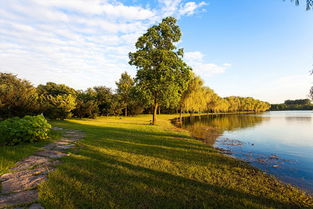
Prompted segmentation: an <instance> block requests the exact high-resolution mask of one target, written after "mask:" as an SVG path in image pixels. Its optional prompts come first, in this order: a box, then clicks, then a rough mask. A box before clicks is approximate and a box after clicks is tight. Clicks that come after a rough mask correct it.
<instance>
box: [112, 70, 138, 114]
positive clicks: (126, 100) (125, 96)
mask: <svg viewBox="0 0 313 209" xmlns="http://www.w3.org/2000/svg"><path fill="white" fill-rule="evenodd" d="M116 85H117V94H118V95H119V97H120V101H121V102H122V103H123V107H124V113H125V116H127V111H128V107H129V105H130V102H131V101H130V99H131V95H130V94H131V90H132V88H133V87H134V80H133V79H132V78H131V77H130V75H128V74H127V72H125V73H122V75H121V78H120V79H119V81H118V82H116Z"/></svg>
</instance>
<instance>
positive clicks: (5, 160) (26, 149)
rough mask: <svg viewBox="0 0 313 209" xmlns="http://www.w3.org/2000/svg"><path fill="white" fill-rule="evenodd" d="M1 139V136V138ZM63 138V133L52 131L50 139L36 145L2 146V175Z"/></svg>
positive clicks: (0, 155)
mask: <svg viewBox="0 0 313 209" xmlns="http://www.w3.org/2000/svg"><path fill="white" fill-rule="evenodd" d="M0 137H1V136H0ZM60 137H61V133H59V132H57V131H51V133H50V139H49V140H46V141H43V142H39V143H34V144H19V145H16V146H3V145H0V175H2V174H4V173H7V172H8V171H9V169H10V168H12V167H14V165H15V163H16V162H18V161H20V160H22V159H24V158H25V157H27V156H29V155H32V154H33V153H35V152H36V151H38V150H39V149H40V147H43V146H44V145H46V144H48V143H49V142H52V141H54V140H57V139H58V138H60Z"/></svg>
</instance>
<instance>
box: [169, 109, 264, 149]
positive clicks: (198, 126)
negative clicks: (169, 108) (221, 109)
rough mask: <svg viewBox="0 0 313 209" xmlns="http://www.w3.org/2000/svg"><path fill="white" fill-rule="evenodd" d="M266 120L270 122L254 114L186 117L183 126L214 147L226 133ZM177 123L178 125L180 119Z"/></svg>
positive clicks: (194, 135)
mask: <svg viewBox="0 0 313 209" xmlns="http://www.w3.org/2000/svg"><path fill="white" fill-rule="evenodd" d="M264 120H269V118H267V117H260V116H256V115H252V114H251V115H249V114H240V115H238V114H236V115H206V116H192V117H184V118H183V119H182V123H181V125H182V127H183V128H185V129H187V130H189V131H190V133H191V134H192V136H193V137H195V138H197V139H201V140H203V141H204V142H206V143H208V144H209V145H213V144H214V143H215V141H216V139H217V138H219V137H220V136H222V135H223V133H224V132H225V131H234V130H237V129H244V128H250V127H254V126H256V125H258V124H261V123H262V121H264ZM175 122H176V124H178V123H179V119H176V121H175Z"/></svg>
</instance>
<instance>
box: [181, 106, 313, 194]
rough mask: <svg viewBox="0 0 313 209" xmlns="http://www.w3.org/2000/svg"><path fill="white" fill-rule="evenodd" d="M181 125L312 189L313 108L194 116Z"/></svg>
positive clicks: (184, 119) (227, 151) (267, 170)
mask: <svg viewBox="0 0 313 209" xmlns="http://www.w3.org/2000/svg"><path fill="white" fill-rule="evenodd" d="M182 126H183V128H186V129H187V130H189V131H190V132H191V133H192V135H193V137H196V138H198V139H201V140H203V141H205V142H206V143H208V144H210V145H212V146H214V147H216V148H217V149H219V150H221V152H223V153H225V154H229V155H231V156H234V157H236V158H239V159H241V160H244V161H246V162H249V163H250V164H252V165H253V166H255V167H258V168H260V169H262V170H263V171H265V172H266V173H270V174H272V175H274V176H276V177H278V178H279V179H280V180H282V181H283V182H286V183H290V184H292V185H295V186H298V187H300V188H302V189H303V190H306V191H308V192H310V193H313V111H277V112H265V113H260V114H226V115H225V114H223V115H208V116H193V117H185V118H183V121H182Z"/></svg>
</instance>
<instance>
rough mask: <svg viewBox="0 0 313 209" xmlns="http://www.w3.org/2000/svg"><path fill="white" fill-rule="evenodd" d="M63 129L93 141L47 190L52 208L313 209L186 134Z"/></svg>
mask: <svg viewBox="0 0 313 209" xmlns="http://www.w3.org/2000/svg"><path fill="white" fill-rule="evenodd" d="M62 126H63V127H67V128H72V129H80V130H83V131H85V132H86V134H87V136H86V138H85V139H83V140H82V141H80V142H79V144H80V145H81V148H80V149H79V150H77V151H73V154H72V155H71V156H70V157H67V158H64V159H63V162H64V163H63V164H61V165H60V167H59V169H57V170H56V171H55V172H53V173H51V174H50V175H49V179H48V181H47V182H45V183H44V184H43V185H42V186H41V189H40V199H41V201H42V202H43V204H44V205H45V206H46V208H48V209H49V208H123V209H124V208H126V209H127V208H130V209H133V208H139V209H140V208H147V209H148V208H238V209H239V208H251V209H254V208H286V209H288V208H292V209H296V208H310V207H305V206H299V205H298V204H297V203H299V202H302V200H301V199H300V198H303V197H302V196H301V194H302V193H300V192H298V191H297V190H294V189H292V188H290V187H286V186H284V185H280V184H278V185H275V186H271V183H273V184H277V183H278V182H277V181H276V180H274V179H273V178H271V177H264V175H263V174H261V172H260V171H258V170H256V169H254V168H252V167H250V166H248V165H247V164H245V163H242V162H240V161H237V160H235V159H232V158H227V157H225V156H223V155H221V154H219V153H217V152H216V151H215V150H214V149H212V148H211V147H209V146H207V145H205V144H201V143H200V142H198V141H195V140H190V138H188V137H186V136H184V135H181V134H168V133H166V132H149V131H145V130H136V131H134V130H131V129H125V128H117V127H101V126H92V125H82V124H76V123H72V122H69V121H66V122H62ZM177 137H178V138H180V139H177ZM167 166H168V167H167ZM175 166H176V167H175ZM193 168H194V169H195V170H192V169H193ZM188 169H189V170H188ZM240 169H242V170H240ZM238 172H239V173H238ZM240 172H244V174H246V173H251V174H252V175H255V176H244V175H243V176H242V177H240V175H241V173H240ZM232 175H233V176H232ZM203 176H205V177H206V178H204V177H203ZM238 176H239V177H238ZM246 177H248V178H247V179H246ZM228 178H229V179H228ZM255 179H258V180H260V182H258V181H257V180H255ZM250 183H251V185H249V184H250ZM263 183H264V185H262V184H263ZM241 184H242V185H241ZM252 184H253V185H252ZM259 184H261V185H259ZM247 185H248V186H247ZM260 188H261V189H264V190H263V191H259V189H260ZM284 193H286V195H288V196H286V197H284V196H283V195H284ZM291 194H292V195H291ZM298 198H299V199H298ZM308 201H311V200H308ZM302 203H303V202H302ZM303 205H304V204H303Z"/></svg>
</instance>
